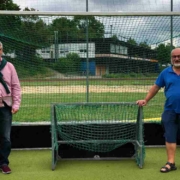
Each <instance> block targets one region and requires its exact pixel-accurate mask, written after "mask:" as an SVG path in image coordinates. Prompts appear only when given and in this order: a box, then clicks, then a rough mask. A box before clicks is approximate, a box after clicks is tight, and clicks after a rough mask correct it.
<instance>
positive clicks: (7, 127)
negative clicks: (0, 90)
mask: <svg viewBox="0 0 180 180" xmlns="http://www.w3.org/2000/svg"><path fill="white" fill-rule="evenodd" d="M11 125H12V113H11V107H8V106H7V105H5V107H0V166H1V165H4V164H6V165H8V164H9V160H8V157H9V155H10V152H11V139H10V134H11Z"/></svg>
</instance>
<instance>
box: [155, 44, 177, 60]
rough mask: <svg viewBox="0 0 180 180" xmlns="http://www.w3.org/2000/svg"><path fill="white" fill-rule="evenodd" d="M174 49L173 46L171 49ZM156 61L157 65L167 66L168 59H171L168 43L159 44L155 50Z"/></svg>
mask: <svg viewBox="0 0 180 180" xmlns="http://www.w3.org/2000/svg"><path fill="white" fill-rule="evenodd" d="M174 48H175V47H174V46H173V49H174ZM156 50H157V59H158V61H159V63H161V64H168V63H170V62H171V61H170V59H171V50H172V48H171V44H170V43H168V44H167V45H165V44H160V45H159V46H158V47H157V48H156Z"/></svg>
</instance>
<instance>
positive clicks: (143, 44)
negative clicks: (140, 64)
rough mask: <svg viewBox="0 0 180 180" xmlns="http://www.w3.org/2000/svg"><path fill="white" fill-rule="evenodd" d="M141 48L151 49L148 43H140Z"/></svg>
mask: <svg viewBox="0 0 180 180" xmlns="http://www.w3.org/2000/svg"><path fill="white" fill-rule="evenodd" d="M139 46H140V47H143V48H146V49H151V47H150V46H149V45H148V44H147V42H146V41H144V42H141V43H139Z"/></svg>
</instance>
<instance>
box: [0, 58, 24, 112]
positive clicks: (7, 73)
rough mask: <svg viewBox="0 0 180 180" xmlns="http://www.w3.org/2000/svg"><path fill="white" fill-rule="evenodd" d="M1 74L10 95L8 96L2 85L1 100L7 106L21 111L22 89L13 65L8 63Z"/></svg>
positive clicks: (0, 86)
mask: <svg viewBox="0 0 180 180" xmlns="http://www.w3.org/2000/svg"><path fill="white" fill-rule="evenodd" d="M0 61H1V59H0ZM1 73H2V74H3V79H4V81H5V82H6V84H7V86H8V88H9V91H10V93H9V94H7V93H6V90H5V88H4V86H3V85H2V84H1V83H0V100H1V101H2V100H3V101H5V102H6V104H7V105H9V106H12V108H13V109H19V106H20V103H21V87H20V82H19V79H18V75H17V72H16V70H15V68H14V66H13V64H12V63H10V62H7V64H6V65H5V67H4V68H3V69H2V70H1Z"/></svg>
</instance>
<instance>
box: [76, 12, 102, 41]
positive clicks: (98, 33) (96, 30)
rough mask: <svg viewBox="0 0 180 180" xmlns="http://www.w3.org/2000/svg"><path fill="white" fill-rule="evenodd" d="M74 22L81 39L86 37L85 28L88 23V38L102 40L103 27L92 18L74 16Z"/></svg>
mask: <svg viewBox="0 0 180 180" xmlns="http://www.w3.org/2000/svg"><path fill="white" fill-rule="evenodd" d="M74 21H75V22H76V25H77V27H78V29H79V31H80V36H81V38H83V39H85V37H86V27H87V22H88V32H89V38H103V37H104V25H103V23H101V22H100V21H98V20H97V19H96V18H95V17H94V16H88V18H87V17H86V16H74Z"/></svg>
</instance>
